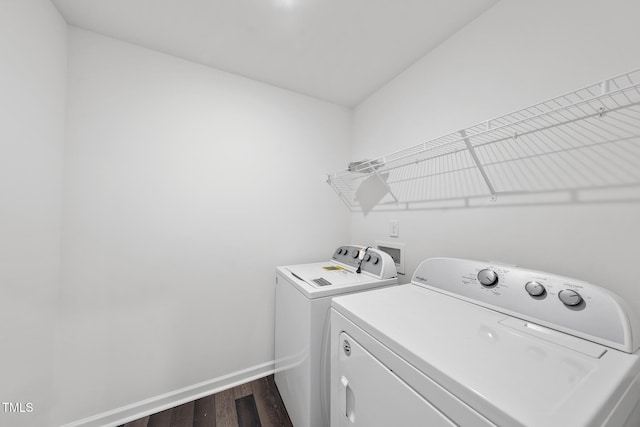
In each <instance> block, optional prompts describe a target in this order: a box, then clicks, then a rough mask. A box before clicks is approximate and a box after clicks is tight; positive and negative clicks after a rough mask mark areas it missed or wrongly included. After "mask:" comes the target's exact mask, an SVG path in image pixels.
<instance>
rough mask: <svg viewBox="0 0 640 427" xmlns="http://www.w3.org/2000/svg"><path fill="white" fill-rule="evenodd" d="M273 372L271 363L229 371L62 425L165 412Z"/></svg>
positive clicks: (89, 425)
mask: <svg viewBox="0 0 640 427" xmlns="http://www.w3.org/2000/svg"><path fill="white" fill-rule="evenodd" d="M273 372H274V362H273V361H270V362H266V363H263V364H260V365H256V366H253V367H251V368H247V369H243V370H241V371H236V372H232V373H231V374H228V375H224V376H221V377H218V378H213V379H211V380H208V381H203V382H201V383H198V384H193V385H190V386H187V387H183V388H181V389H178V390H174V391H171V392H169V393H165V394H161V395H159V396H155V397H151V398H149V399H145V400H141V401H139V402H134V403H131V404H129V405H126V406H121V407H119V408H116V409H112V410H110V411H107V412H103V413H101V414H97V415H92V416H90V417H87V418H83V419H81V420H78V421H73V422H71V423H68V424H65V425H63V426H61V427H114V426H119V425H122V424H125V423H128V422H129V421H133V420H137V419H138V418H143V417H146V416H147V415H150V414H155V413H156V412H160V411H164V410H165V409H169V408H173V407H174V406H178V405H181V404H183V403H187V402H191V401H192V400H196V399H200V398H201V397H205V396H208V395H210V394H214V393H218V392H220V391H223V390H226V389H229V388H232V387H235V386H237V385H240V384H244V383H247V382H250V381H253V380H256V379H258V378H262V377H266V376H267V375H270V374H272V373H273Z"/></svg>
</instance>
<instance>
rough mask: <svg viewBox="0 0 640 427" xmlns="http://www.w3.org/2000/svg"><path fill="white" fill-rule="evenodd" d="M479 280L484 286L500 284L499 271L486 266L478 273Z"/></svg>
mask: <svg viewBox="0 0 640 427" xmlns="http://www.w3.org/2000/svg"><path fill="white" fill-rule="evenodd" d="M478 280H479V281H480V284H481V285H482V286H486V287H490V286H495V285H497V284H498V273H496V272H495V271H493V270H489V269H488V268H485V269H484V270H480V272H479V273H478Z"/></svg>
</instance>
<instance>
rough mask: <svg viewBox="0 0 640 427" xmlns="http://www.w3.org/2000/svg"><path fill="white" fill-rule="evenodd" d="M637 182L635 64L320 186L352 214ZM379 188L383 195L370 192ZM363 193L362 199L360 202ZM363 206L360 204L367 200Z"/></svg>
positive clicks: (638, 77) (639, 104) (638, 78)
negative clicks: (367, 193)
mask: <svg viewBox="0 0 640 427" xmlns="http://www.w3.org/2000/svg"><path fill="white" fill-rule="evenodd" d="M369 182H373V184H374V186H377V187H378V190H377V191H378V196H374V199H375V202H377V203H375V204H376V206H377V207H385V206H395V207H396V208H401V209H411V207H412V206H413V205H414V204H417V203H420V202H429V201H438V200H453V199H468V198H474V197H481V196H486V197H489V198H490V199H491V200H494V201H495V200H496V199H497V198H498V197H499V196H501V195H514V194H529V193H542V192H554V191H565V190H583V189H605V188H614V187H625V186H634V185H640V69H637V70H634V71H631V72H628V73H625V74H621V75H619V76H616V77H612V78H610V79H607V80H605V81H603V82H599V83H596V84H592V85H589V86H587V87H585V88H582V89H579V90H576V91H573V92H570V93H567V94H565V95H561V96H558V97H556V98H553V99H550V100H548V101H545V102H542V103H539V104H536V105H533V106H530V107H528V108H524V109H522V110H518V111H515V112H513V113H510V114H507V115H504V116H501V117H497V118H494V119H491V120H488V121H485V122H482V123H479V124H477V125H475V126H472V127H469V128H467V129H463V130H460V131H458V132H454V133H451V134H449V135H445V136H442V137H440V138H436V139H433V140H431V141H427V142H424V143H421V144H418V145H415V146H413V147H409V148H406V149H404V150H400V151H396V152H394V153H391V154H388V155H386V156H382V157H379V158H376V159H372V160H367V161H363V162H358V163H352V164H351V165H350V167H349V168H347V169H345V170H341V171H338V172H334V173H331V174H329V175H328V178H327V183H329V185H331V187H332V188H333V189H334V190H335V191H336V193H337V194H338V195H339V196H340V198H341V199H342V200H343V202H344V203H345V204H346V205H347V206H348V207H349V208H350V209H351V210H353V211H358V210H364V211H365V213H366V212H367V211H369V210H370V209H371V208H372V206H370V205H371V197H370V196H368V197H364V196H363V194H362V192H363V191H364V190H365V189H366V187H367V186H368V185H369V184H367V183H369ZM380 188H383V190H384V191H379V189H380ZM365 199H368V200H367V201H365ZM367 205H368V206H367Z"/></svg>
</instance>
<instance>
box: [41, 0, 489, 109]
mask: <svg viewBox="0 0 640 427" xmlns="http://www.w3.org/2000/svg"><path fill="white" fill-rule="evenodd" d="M52 1H53V3H54V4H55V5H56V6H57V8H58V10H60V13H62V15H63V16H64V18H65V19H66V20H67V22H68V23H69V24H70V25H73V26H76V27H80V28H84V29H87V30H91V31H95V32H97V33H100V34H104V35H107V36H111V37H114V38H116V39H120V40H123V41H126V42H130V43H134V44H137V45H140V46H143V47H147V48H150V49H155V50H158V51H161V52H164V53H168V54H171V55H174V56H177V57H180V58H183V59H187V60H190V61H194V62H197V63H200V64H204V65H208V66H211V67H214V68H217V69H220V70H224V71H228V72H230V73H234V74H238V75H241V76H245V77H249V78H251V79H255V80H259V81H262V82H265V83H269V84H272V85H275V86H278V87H281V88H285V89H289V90H292V91H296V92H300V93H303V94H306V95H310V96H313V97H316V98H320V99H323V100H327V101H330V102H333V103H336V104H340V105H345V106H349V107H353V106H355V105H357V104H359V103H360V102H361V101H362V100H364V99H365V98H366V97H367V96H369V95H370V94H371V93H373V92H374V91H376V90H377V89H378V88H380V87H381V86H383V85H384V84H385V83H387V82H388V81H389V80H391V79H392V78H393V77H395V76H396V75H398V74H399V73H400V72H402V71H403V70H405V69H406V68H407V67H408V66H410V65H411V64H412V63H414V62H415V61H416V60H417V59H419V58H420V57H422V56H424V55H425V54H426V53H428V52H429V51H430V50H431V49H433V48H434V47H436V46H437V45H438V44H439V43H441V42H442V41H444V40H445V39H447V38H448V37H449V36H451V35H452V34H454V33H455V32H456V31H458V30H460V29H461V28H462V27H464V26H465V25H466V24H468V23H469V22H471V21H472V20H473V19H475V18H476V17H477V16H479V15H480V14H481V13H482V12H484V11H485V10H487V9H489V8H490V7H491V6H493V5H494V4H495V3H496V2H497V1H498V0H401V1H400V0H52Z"/></svg>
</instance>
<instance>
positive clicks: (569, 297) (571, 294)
mask: <svg viewBox="0 0 640 427" xmlns="http://www.w3.org/2000/svg"><path fill="white" fill-rule="evenodd" d="M558 298H560V301H562V303H563V304H564V305H567V306H569V307H574V306H576V305H578V304H580V303H581V302H582V297H581V296H580V294H579V293H577V292H576V291H574V290H573V289H563V290H561V291H560V293H558Z"/></svg>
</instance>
